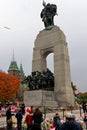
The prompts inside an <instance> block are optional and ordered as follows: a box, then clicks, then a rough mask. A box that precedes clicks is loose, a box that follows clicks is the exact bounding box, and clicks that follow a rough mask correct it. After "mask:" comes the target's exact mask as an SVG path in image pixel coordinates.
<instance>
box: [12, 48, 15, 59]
mask: <svg viewBox="0 0 87 130" xmlns="http://www.w3.org/2000/svg"><path fill="white" fill-rule="evenodd" d="M12 61H15V58H14V50H13V57H12Z"/></svg>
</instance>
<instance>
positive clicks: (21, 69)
mask: <svg viewBox="0 0 87 130" xmlns="http://www.w3.org/2000/svg"><path fill="white" fill-rule="evenodd" d="M20 72H21V73H22V74H24V71H23V67H22V64H20Z"/></svg>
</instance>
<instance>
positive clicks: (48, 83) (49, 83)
mask: <svg viewBox="0 0 87 130" xmlns="http://www.w3.org/2000/svg"><path fill="white" fill-rule="evenodd" d="M23 83H28V87H29V89H30V90H38V89H42V90H53V88H54V75H53V73H52V72H51V71H50V70H49V69H47V70H46V71H45V70H44V71H42V72H39V71H34V72H32V74H31V75H29V76H27V77H26V78H25V79H24V81H23Z"/></svg>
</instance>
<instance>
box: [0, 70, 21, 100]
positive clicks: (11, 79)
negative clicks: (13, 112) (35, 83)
mask: <svg viewBox="0 0 87 130" xmlns="http://www.w3.org/2000/svg"><path fill="white" fill-rule="evenodd" d="M19 86H20V80H19V79H18V78H17V77H16V76H14V75H11V74H6V73H4V72H0V100H11V99H13V98H14V96H15V94H16V92H17V91H18V89H19Z"/></svg>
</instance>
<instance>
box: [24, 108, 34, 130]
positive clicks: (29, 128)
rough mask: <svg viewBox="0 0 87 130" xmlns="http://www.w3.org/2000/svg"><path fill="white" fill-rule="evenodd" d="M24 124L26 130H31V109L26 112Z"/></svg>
mask: <svg viewBox="0 0 87 130" xmlns="http://www.w3.org/2000/svg"><path fill="white" fill-rule="evenodd" d="M25 123H26V124H27V130H31V127H32V124H33V112H32V109H28V110H27V115H26V117H25Z"/></svg>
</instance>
